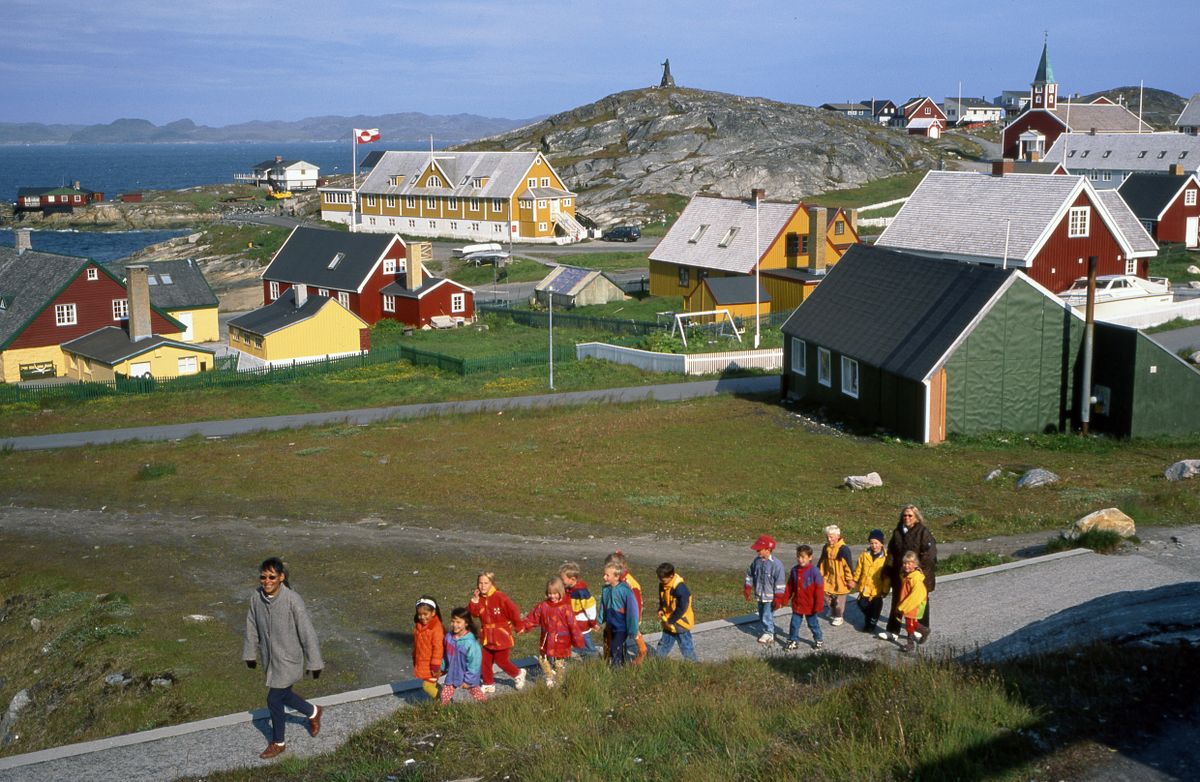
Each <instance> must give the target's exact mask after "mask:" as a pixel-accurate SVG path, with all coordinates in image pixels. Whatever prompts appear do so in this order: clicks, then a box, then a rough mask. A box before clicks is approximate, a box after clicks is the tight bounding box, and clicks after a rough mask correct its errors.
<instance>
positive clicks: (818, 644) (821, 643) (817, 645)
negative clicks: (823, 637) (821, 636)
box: [813, 641, 825, 649]
mask: <svg viewBox="0 0 1200 782" xmlns="http://www.w3.org/2000/svg"><path fill="white" fill-rule="evenodd" d="M823 646H825V642H824V641H813V648H814V649H820V648H821V647H823Z"/></svg>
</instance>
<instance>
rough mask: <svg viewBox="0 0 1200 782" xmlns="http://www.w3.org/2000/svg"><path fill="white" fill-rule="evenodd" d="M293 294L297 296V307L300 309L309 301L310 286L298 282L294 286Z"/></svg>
mask: <svg viewBox="0 0 1200 782" xmlns="http://www.w3.org/2000/svg"><path fill="white" fill-rule="evenodd" d="M292 295H293V296H294V297H295V298H296V309H300V308H301V307H303V306H304V305H305V303H306V302H307V301H308V286H307V285H305V284H304V283H302V282H298V283H296V284H295V285H293V286H292Z"/></svg>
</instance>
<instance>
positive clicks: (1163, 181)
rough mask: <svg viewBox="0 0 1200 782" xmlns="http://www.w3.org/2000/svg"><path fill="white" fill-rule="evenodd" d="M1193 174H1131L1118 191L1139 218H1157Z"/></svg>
mask: <svg viewBox="0 0 1200 782" xmlns="http://www.w3.org/2000/svg"><path fill="white" fill-rule="evenodd" d="M1191 176H1192V175H1191V174H1185V175H1183V176H1177V175H1171V174H1130V175H1129V176H1128V177H1126V178H1125V181H1124V182H1122V183H1121V186H1120V187H1119V188H1117V192H1118V193H1120V194H1121V198H1123V199H1125V203H1126V204H1128V205H1129V209H1130V210H1131V211H1132V212H1133V213H1134V214H1135V215H1137V217H1138V219H1139V220H1157V219H1158V216H1159V215H1160V214H1162V211H1163V210H1164V209H1166V208H1167V206H1168V205H1169V204H1170V203H1171V201H1172V200H1174V198H1175V196H1177V195H1179V191H1180V190H1182V189H1183V185H1184V183H1186V182H1187V181H1188V180H1189V179H1191Z"/></svg>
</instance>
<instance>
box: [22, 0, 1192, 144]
mask: <svg viewBox="0 0 1200 782" xmlns="http://www.w3.org/2000/svg"><path fill="white" fill-rule="evenodd" d="M1025 20H1030V21H1025ZM1198 27H1200V2H1195V0H1140V1H1139V2H1136V3H1131V2H1128V1H1127V0H1125V1H1123V2H1113V1H1110V0H1091V1H1090V2H1081V1H1076V0H1070V1H1065V2H1060V1H1059V0H1042V1H1041V2H1036V3H1035V2H1027V1H1026V0H990V1H989V2H978V0H909V2H901V1H897V0H869V1H868V0H825V1H824V2H819V3H814V2H808V1H807V0H790V2H732V1H730V0H726V1H725V2H710V1H709V0H692V2H654V1H653V0H649V1H647V0H642V2H629V1H628V0H612V1H610V2H607V3H603V2H601V3H597V2H576V1H575V0H559V2H545V0H523V1H522V2H504V0H491V1H490V2H474V1H471V0H447V1H443V0H432V2H424V3H412V2H391V1H389V0H376V1H374V2H372V1H371V0H366V2H358V3H346V2H341V0H326V2H311V1H310V0H293V2H265V1H262V0H192V1H191V2H178V0H165V1H164V0H139V1H136V2H135V1H134V0H101V2H82V3H80V2H75V3H71V2H67V3H60V4H55V5H51V4H48V3H45V2H43V1H39V2H34V1H33V0H0V121H2V122H18V121H28V122H78V123H94V122H110V121H112V120H114V119H117V118H121V117H138V118H144V119H148V120H151V121H152V122H155V123H157V124H163V123H166V122H169V121H172V120H176V119H181V118H184V117H187V118H190V119H193V120H195V121H196V122H198V123H200V124H206V125H226V124H230V123H235V122H243V121H248V120H253V119H284V120H294V119H300V118H303V117H308V116H316V115H323V114H337V115H355V114H386V113H391V112H400V111H423V112H426V113H430V114H453V113H459V112H465V113H473V114H483V115H487V116H495V117H510V118H525V117H530V116H534V115H539V114H549V113H553V112H556V111H562V110H565V109H569V108H572V107H574V106H578V105H581V104H584V103H589V102H591V101H594V100H597V99H599V98H601V97H603V96H605V95H608V94H610V93H613V92H618V91H621V90H625V89H631V88H635V87H642V86H648V85H651V84H657V83H658V78H659V74H660V70H659V63H660V62H662V60H663V58H665V57H669V58H670V59H671V66H672V71H673V72H674V74H675V77H676V80H677V82H678V83H679V84H680V85H682V86H689V87H698V88H701V89H710V90H719V91H723V92H731V93H736V94H739V95H755V96H762V97H767V98H772V99H775V100H781V101H787V102H794V103H805V104H810V105H818V104H820V103H823V102H825V101H835V102H840V101H844V100H846V99H854V100H857V99H863V98H870V97H872V96H877V97H888V98H892V99H894V100H901V99H903V98H906V97H909V96H911V95H916V94H931V95H933V96H934V97H936V98H937V99H939V100H940V99H941V98H943V97H945V96H947V95H954V94H956V93H957V92H958V84H959V81H960V80H961V82H962V90H963V94H964V95H974V96H987V97H989V98H990V97H993V96H995V95H996V94H998V93H999V91H1000V90H1001V89H1024V88H1027V87H1028V83H1029V81H1030V80H1031V79H1032V77H1033V72H1034V69H1035V67H1036V65H1037V58H1038V55H1039V54H1040V51H1041V45H1042V32H1043V30H1048V31H1049V35H1050V55H1051V63H1052V65H1053V67H1054V72H1055V75H1056V76H1057V78H1058V82H1059V84H1060V93H1061V94H1064V95H1065V94H1067V93H1068V92H1081V93H1088V92H1092V91H1095V90H1098V89H1104V88H1108V87H1116V86H1122V85H1130V84H1137V83H1138V81H1139V80H1145V83H1146V86H1148V87H1158V88H1160V89H1167V90H1171V91H1173V92H1177V93H1180V94H1183V95H1185V96H1188V95H1191V94H1192V93H1193V92H1195V91H1198V90H1200V70H1198V69H1197V68H1196V67H1195V64H1194V63H1195V53H1194V50H1193V49H1185V48H1184V45H1183V43H1182V41H1183V39H1184V37H1185V36H1183V35H1181V34H1179V32H1178V31H1181V30H1193V31H1194V30H1196V29H1197V28H1198Z"/></svg>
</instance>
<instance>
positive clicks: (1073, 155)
mask: <svg viewBox="0 0 1200 782" xmlns="http://www.w3.org/2000/svg"><path fill="white" fill-rule="evenodd" d="M1067 157H1075V150H1073V149H1072V150H1071V151H1070V152H1068V153H1067Z"/></svg>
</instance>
